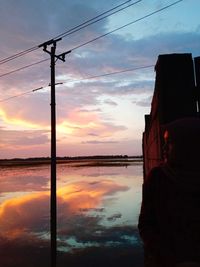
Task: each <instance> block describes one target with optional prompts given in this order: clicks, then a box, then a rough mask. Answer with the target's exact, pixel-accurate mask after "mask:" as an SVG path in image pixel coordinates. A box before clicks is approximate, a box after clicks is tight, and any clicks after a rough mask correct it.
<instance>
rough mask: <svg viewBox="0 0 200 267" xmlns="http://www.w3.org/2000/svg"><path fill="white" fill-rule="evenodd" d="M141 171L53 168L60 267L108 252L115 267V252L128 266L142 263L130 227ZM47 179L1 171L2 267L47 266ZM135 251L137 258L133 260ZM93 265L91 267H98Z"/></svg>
mask: <svg viewBox="0 0 200 267" xmlns="http://www.w3.org/2000/svg"><path fill="white" fill-rule="evenodd" d="M141 171H142V166H129V167H128V168H123V167H120V168H119V167H118V168H116V167H92V168H91V167H90V168H69V166H65V165H61V166H59V167H58V191H57V203H58V214H57V216H58V250H59V266H64V263H66V262H67V261H69V259H70V261H71V262H70V263H69V265H68V266H79V264H80V266H84V265H81V263H79V262H78V261H77V260H76V257H75V255H77V253H78V254H80V255H79V256H80V257H82V261H83V260H86V258H87V257H89V258H90V257H91V255H90V253H92V254H93V255H96V258H95V259H94V260H95V262H96V261H97V262H98V258H99V257H100V256H99V255H100V254H102V253H103V254H106V253H108V251H112V252H113V254H112V255H110V257H111V258H113V262H116V259H117V255H116V251H117V250H119V248H120V249H121V250H120V251H121V252H122V251H123V253H124V254H126V253H130V255H129V262H130V263H133V262H134V263H135V262H137V259H138V260H139V259H140V260H141V258H140V257H139V256H138V255H141V246H140V243H139V240H138V233H137V230H136V227H135V226H136V223H137V217H138V213H139V206H140V201H141V182H142V179H141ZM48 176H49V167H47V166H46V167H44V166H43V167H42V168H38V167H36V168H33V167H32V168H24V169H23V172H22V170H21V169H17V168H16V169H10V170H7V171H6V172H5V171H4V175H3V176H2V177H1V180H0V183H1V195H0V200H1V204H0V233H1V234H0V249H1V251H4V252H5V250H6V252H5V253H4V256H1V259H0V260H1V262H2V263H4V265H2V266H8V267H14V266H22V267H23V266H36V265H37V266H48V264H49V190H47V189H49V181H48V179H47V177H48ZM13 184H14V185H16V190H15V192H14V186H13ZM23 191H24V192H25V194H23V195H22V192H23ZM11 192H12V194H11ZM114 248H115V250H114ZM133 250H134V252H133ZM25 251H26V254H24V252H25ZM136 251H137V257H136V256H135V257H133V255H134V253H136ZM8 253H10V254H9V255H12V257H11V258H10V256H9V255H8ZM28 255H29V257H28ZM86 255H87V257H86ZM89 255H90V256H89ZM32 257H34V259H33V261H32V260H30V259H32ZM85 257H86V258H85ZM138 257H139V258H138ZM100 258H101V257H100ZM90 260H91V259H90ZM36 261H37V264H36ZM97 262H96V264H94V266H98V263H97ZM99 262H101V261H99ZM117 263H119V261H117V262H116V264H117ZM16 264H18V265H16ZM33 264H35V265H33ZM73 264H75V265H73ZM105 264H107V263H104V266H106V265H105ZM116 264H115V266H117V265H116ZM128 264H129V263H128V262H127V265H124V264H123V266H129V265H128ZM109 266H114V265H109ZM134 266H136V265H134Z"/></svg>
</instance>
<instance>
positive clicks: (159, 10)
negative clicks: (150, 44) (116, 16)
mask: <svg viewBox="0 0 200 267" xmlns="http://www.w3.org/2000/svg"><path fill="white" fill-rule="evenodd" d="M182 1H183V0H178V1H176V2H174V3H172V4H169V5H167V6H164V7H162V8H160V9H157V10H155V11H153V12H151V13H149V14H147V15H145V16H143V17H141V18H139V19H136V20H134V21H131V22H129V23H127V24H125V25H123V26H121V27H118V28H116V29H114V30H112V31H109V32H107V33H104V34H102V35H100V36H97V37H96V38H94V39H91V40H90V41H87V42H85V43H83V44H80V45H78V46H76V47H74V48H72V49H71V51H73V50H76V49H78V48H80V47H82V46H85V45H87V44H89V43H92V42H94V41H97V40H99V39H101V38H103V37H105V36H107V35H109V34H111V33H113V32H116V31H118V30H121V29H123V28H125V27H127V26H130V25H132V24H134V23H137V22H138V21H141V20H143V19H146V18H148V17H150V16H152V15H154V14H156V13H159V12H161V11H163V10H165V9H168V8H170V7H171V6H174V5H176V4H178V3H180V2H182Z"/></svg>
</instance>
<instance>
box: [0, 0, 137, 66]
mask: <svg viewBox="0 0 200 267" xmlns="http://www.w3.org/2000/svg"><path fill="white" fill-rule="evenodd" d="M130 1H131V0H128V1H125V2H123V3H121V4H119V5H117V6H115V7H113V8H111V9H109V10H107V11H104V12H103V13H101V14H99V15H97V16H95V17H94V18H91V19H89V20H87V21H85V22H83V23H81V24H79V25H77V26H75V27H73V28H71V29H69V30H67V31H65V32H63V33H61V34H59V35H58V36H56V37H54V38H53V39H57V38H59V37H66V36H68V35H70V34H73V33H75V32H77V31H79V30H81V29H83V28H85V27H88V26H89V25H92V24H94V23H96V22H98V21H100V20H102V19H105V18H107V17H109V16H111V15H113V14H115V13H117V12H120V11H122V10H124V9H126V8H128V7H130V6H133V5H135V4H137V3H139V2H141V1H142V0H138V1H136V2H134V3H131V4H129V5H128V6H125V7H123V8H121V9H119V10H116V11H114V12H112V13H110V14H108V13H109V12H111V11H113V10H115V9H117V8H120V7H122V6H124V5H126V4H127V3H129V2H130ZM105 14H108V15H106V16H104V15H105ZM102 16H104V17H102ZM101 17H102V18H101ZM53 39H52V40H53ZM38 48H39V47H38V45H37V46H33V47H31V48H29V49H26V50H24V51H21V52H19V53H16V54H14V55H12V56H9V57H6V58H4V59H1V60H0V65H1V64H4V63H6V62H8V61H11V60H13V59H16V58H18V57H21V56H24V55H26V54H28V53H31V52H33V51H35V50H37V49H38Z"/></svg>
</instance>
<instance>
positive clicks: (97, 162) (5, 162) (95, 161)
mask: <svg viewBox="0 0 200 267" xmlns="http://www.w3.org/2000/svg"><path fill="white" fill-rule="evenodd" d="M142 161H143V158H142V156H126V155H125V156H121V155H119V156H118V155H117V156H78V157H57V164H70V165H72V164H73V165H74V166H75V167H81V166H88V167H89V166H128V165H132V164H133V163H137V162H138V163H139V162H142ZM50 163H51V159H50V158H49V157H42V158H26V159H20V158H14V159H0V167H12V166H13V167H14V166H30V165H43V164H50Z"/></svg>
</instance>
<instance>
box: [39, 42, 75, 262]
mask: <svg viewBox="0 0 200 267" xmlns="http://www.w3.org/2000/svg"><path fill="white" fill-rule="evenodd" d="M60 40H62V38H59V39H56V40H54V39H52V40H50V41H47V42H45V43H43V44H41V45H39V47H43V50H44V51H45V52H47V53H48V54H50V56H51V193H50V199H51V200H50V218H51V221H50V234H51V267H56V261H57V197H56V94H55V62H56V60H58V59H60V60H62V61H65V55H66V54H68V53H70V52H71V51H68V52H65V53H62V54H60V55H56V54H55V52H56V44H57V42H58V41H60ZM49 45H51V50H50V51H48V50H47V46H49Z"/></svg>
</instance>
